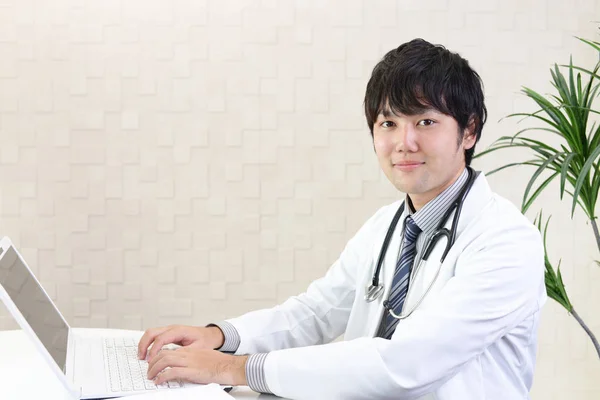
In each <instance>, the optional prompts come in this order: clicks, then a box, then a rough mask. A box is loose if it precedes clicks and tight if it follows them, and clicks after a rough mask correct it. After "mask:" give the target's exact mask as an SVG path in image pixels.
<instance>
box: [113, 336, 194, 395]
mask: <svg viewBox="0 0 600 400" xmlns="http://www.w3.org/2000/svg"><path fill="white" fill-rule="evenodd" d="M104 358H105V360H106V363H107V368H108V374H109V378H110V390H111V391H113V392H129V391H136V390H155V389H170V388H179V387H182V386H183V384H182V383H180V382H177V381H170V382H165V383H162V384H160V385H155V384H154V382H152V381H151V380H148V379H147V374H148V362H147V361H145V360H138V358H137V341H135V340H134V339H132V338H119V337H117V338H104Z"/></svg>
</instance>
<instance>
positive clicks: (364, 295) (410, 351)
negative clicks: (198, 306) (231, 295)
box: [139, 39, 546, 400]
mask: <svg viewBox="0 0 600 400" xmlns="http://www.w3.org/2000/svg"><path fill="white" fill-rule="evenodd" d="M365 113H366V117H367V121H368V124H369V128H370V130H371V134H372V137H373V143H374V148H375V152H376V154H377V157H378V159H379V163H380V165H381V168H382V170H383V171H384V173H385V175H386V176H387V177H388V179H389V180H390V182H392V184H393V185H394V186H395V187H396V188H397V189H398V190H399V191H401V192H403V193H406V199H405V201H404V202H402V201H399V202H396V203H393V204H391V205H388V206H386V207H383V208H381V209H380V210H379V211H377V212H376V213H375V214H374V215H373V216H372V217H371V218H370V219H369V220H368V221H367V222H366V223H365V224H364V225H363V226H362V227H361V229H360V230H359V231H358V232H357V233H356V235H355V236H354V237H353V238H352V239H351V240H350V241H349V242H348V244H347V246H346V247H345V249H344V251H343V252H342V254H341V255H340V258H339V259H338V260H337V261H336V262H335V263H334V264H333V265H332V266H331V268H330V270H329V271H328V273H327V274H326V275H325V276H324V277H323V278H321V279H319V280H317V281H315V282H313V283H312V284H311V285H310V286H309V287H308V289H307V291H306V292H305V293H303V294H301V295H299V296H297V297H292V298H290V299H288V300H287V301H286V302H285V303H283V304H281V305H279V306H277V307H274V308H272V309H265V310H260V311H255V312H250V313H248V314H246V315H243V316H241V317H239V318H235V319H232V320H229V321H226V322H223V323H221V324H217V325H214V326H209V327H188V326H169V327H163V328H155V329H150V330H148V331H146V332H145V334H144V336H143V337H142V339H141V340H140V343H139V356H140V358H144V357H146V356H147V355H148V358H149V372H148V377H149V378H150V379H154V378H156V379H157V381H158V382H159V383H162V382H163V381H166V380H171V379H184V380H189V381H193V382H200V383H208V382H217V383H223V384H232V385H246V384H249V385H250V387H251V388H253V389H254V390H256V391H261V392H272V393H275V394H277V395H279V396H282V397H288V398H291V399H438V400H457V399H460V400H470V399H472V400H481V399H488V400H490V399H498V400H506V399H525V398H529V395H528V393H529V389H530V388H531V384H532V378H533V370H534V365H535V356H536V342H537V339H536V336H537V327H538V323H539V317H540V310H541V308H542V305H543V304H544V302H545V299H546V292H545V286H544V258H543V257H544V254H543V246H542V241H541V238H540V234H539V232H538V231H537V230H536V228H535V227H534V226H533V225H532V224H531V223H530V222H529V221H528V220H527V219H526V218H525V217H524V216H523V215H521V213H520V212H519V210H518V209H517V208H515V207H514V206H513V205H512V204H511V203H509V202H508V201H507V200H505V199H503V198H502V197H500V196H498V195H497V194H494V193H493V192H492V191H491V189H490V187H489V186H488V183H487V181H486V178H485V176H484V175H483V174H481V173H476V172H474V171H472V170H471V169H470V167H469V164H470V162H471V158H472V155H473V151H474V148H475V144H476V143H477V141H478V140H479V138H480V136H481V130H482V128H483V124H484V122H485V118H486V108H485V105H484V100H483V91H482V85H481V80H480V78H479V76H478V75H477V73H476V72H475V71H473V70H472V69H471V68H470V67H469V64H468V62H467V61H466V60H464V59H463V58H461V57H460V56H459V55H458V54H455V53H451V52H450V51H448V50H446V49H445V48H444V47H442V46H434V45H432V44H430V43H428V42H426V41H424V40H420V39H417V40H413V41H411V42H408V43H405V44H403V45H401V46H400V47H398V48H397V49H394V50H392V51H390V52H389V53H388V54H386V55H385V57H384V58H383V60H382V61H381V62H379V63H378V64H377V65H376V66H375V68H374V70H373V74H372V76H371V79H370V81H369V83H368V85H367V91H366V96H365ZM457 203H458V204H457ZM458 214H460V215H458ZM395 217H397V218H395ZM394 220H396V221H399V222H398V224H397V226H396V227H394V226H393V221H394ZM443 227H446V228H447V229H448V232H446V231H443V230H441V229H440V228H443ZM388 232H389V235H388ZM445 234H447V235H445ZM386 236H387V239H386ZM448 237H450V238H451V241H452V244H451V247H450V248H449V249H448V251H445V250H446V248H447V247H448V246H447V244H448ZM432 238H437V239H439V241H436V242H434V244H435V245H434V247H433V248H432V250H431V251H428V250H427V248H428V245H429V243H430V241H431V239H432ZM384 243H386V244H387V246H384V247H386V248H387V251H384V250H382V246H383V245H384ZM381 253H384V254H383V255H381V256H380V254H381ZM442 261H443V262H442ZM379 264H381V265H380V268H379V269H380V271H377V270H378V265H379ZM377 272H379V273H377ZM341 334H344V339H345V340H344V341H342V342H335V343H330V342H332V341H333V340H334V339H335V338H336V337H338V336H339V335H341ZM167 343H178V344H181V345H182V346H183V347H181V348H180V349H178V350H176V351H162V352H159V349H160V348H161V347H162V346H163V345H165V344H167ZM150 345H152V347H151V349H150V350H149V351H148V347H149V346H150ZM213 349H218V350H220V351H215V350H213ZM227 352H233V353H234V355H231V354H226V353H227ZM166 367H170V369H166V370H165V368H166ZM161 371H162V372H161Z"/></svg>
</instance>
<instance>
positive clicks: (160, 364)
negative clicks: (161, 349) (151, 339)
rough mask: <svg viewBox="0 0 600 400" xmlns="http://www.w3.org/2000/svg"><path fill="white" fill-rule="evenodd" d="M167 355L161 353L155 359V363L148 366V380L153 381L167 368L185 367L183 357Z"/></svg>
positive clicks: (185, 363) (184, 358) (171, 353)
mask: <svg viewBox="0 0 600 400" xmlns="http://www.w3.org/2000/svg"><path fill="white" fill-rule="evenodd" d="M168 353H170V354H167V355H163V353H161V354H160V355H159V356H158V357H156V358H155V361H153V362H152V363H151V364H148V379H154V378H155V377H156V375H158V374H159V372H161V371H162V370H164V369H165V368H167V367H170V368H173V367H187V362H186V357H185V355H182V354H175V353H174V352H168Z"/></svg>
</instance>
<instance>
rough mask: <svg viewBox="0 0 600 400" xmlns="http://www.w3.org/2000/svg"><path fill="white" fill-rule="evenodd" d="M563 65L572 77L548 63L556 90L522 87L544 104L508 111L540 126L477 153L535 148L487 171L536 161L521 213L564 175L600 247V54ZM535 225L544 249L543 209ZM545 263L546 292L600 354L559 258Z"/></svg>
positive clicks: (563, 186)
mask: <svg viewBox="0 0 600 400" xmlns="http://www.w3.org/2000/svg"><path fill="white" fill-rule="evenodd" d="M577 39H579V40H580V41H582V42H583V43H586V44H588V45H589V46H591V47H592V48H594V49H595V51H597V52H598V54H599V55H600V43H599V42H594V41H590V40H586V39H582V38H577ZM560 67H562V68H566V69H567V70H568V77H567V78H568V81H567V78H565V75H563V73H562V71H561V69H560V68H559V66H558V65H556V64H555V65H554V68H552V69H550V72H551V74H552V85H553V86H554V88H555V89H556V93H555V94H549V95H547V96H548V97H544V96H542V95H540V94H539V93H537V92H535V91H534V90H532V89H530V88H527V87H523V89H522V92H523V93H524V94H525V95H526V96H527V97H528V98H530V99H532V100H533V101H534V102H535V103H536V104H537V105H538V106H539V107H540V109H539V110H537V111H535V112H533V113H515V114H510V115H508V116H507V117H523V118H522V119H521V120H524V119H530V118H533V119H535V120H536V121H537V122H541V123H542V124H541V125H542V126H539V127H529V128H525V129H521V130H520V131H518V132H517V133H516V134H514V135H512V136H502V137H501V138H499V139H498V140H496V141H495V142H494V143H492V145H491V146H490V147H489V148H488V149H486V150H485V151H483V152H481V153H480V154H478V155H477V156H476V157H482V156H484V155H486V154H489V153H493V152H495V151H498V150H502V149H507V148H514V147H523V148H526V149H527V150H529V151H530V152H532V153H533V156H532V158H531V159H529V160H526V161H522V162H513V163H509V164H505V165H503V166H501V167H499V168H497V169H495V170H493V171H490V172H489V173H488V175H490V174H493V173H496V172H498V171H501V170H503V169H506V168H510V167H514V166H519V165H529V166H534V167H536V169H535V171H534V172H533V174H532V176H531V178H530V179H529V182H528V184H527V187H526V188H525V192H524V194H523V200H522V204H521V211H522V212H523V213H525V212H527V210H528V209H529V208H530V207H531V205H532V204H533V202H534V201H535V199H537V198H538V196H539V195H540V194H541V193H542V192H543V191H544V190H545V189H546V188H547V187H548V185H549V184H550V183H551V182H552V181H553V180H554V179H555V178H557V177H560V198H561V200H562V198H563V196H564V194H565V192H566V193H568V194H569V195H570V196H571V197H572V204H571V218H573V215H574V213H575V209H576V208H577V205H579V206H580V208H581V209H582V210H583V212H584V213H585V215H586V216H587V218H588V219H589V221H590V223H591V225H592V229H593V232H594V235H595V238H596V244H597V246H598V249H599V250H600V233H599V232H598V225H597V216H596V214H595V208H596V202H597V200H598V192H599V191H600V164H599V163H598V156H600V125H597V124H596V123H593V124H591V125H590V121H589V118H590V115H591V114H600V112H599V111H598V110H595V109H594V108H593V103H594V100H595V98H596V97H597V95H598V90H599V88H600V83H598V80H599V79H600V76H599V75H598V71H599V70H600V59H599V61H598V62H596V65H595V66H594V68H593V69H591V70H588V69H585V68H581V67H578V66H574V65H573V59H572V57H571V59H570V62H569V64H568V65H561V66H560ZM581 73H584V74H585V75H586V76H587V77H588V80H587V83H583V82H582V77H581ZM519 122H520V121H519ZM533 131H537V132H541V133H542V134H544V135H549V134H552V135H556V136H557V137H558V139H559V142H560V143H559V145H556V146H552V145H550V144H548V141H545V140H544V139H543V138H538V139H536V138H535V137H533V136H532V135H531V132H533ZM536 225H537V227H538V229H539V230H540V232H542V233H543V236H544V249H545V250H546V248H545V246H546V240H545V239H546V233H547V228H548V221H546V224H545V225H544V228H543V229H542V214H541V212H540V214H539V215H538V217H537V218H536ZM546 253H547V252H546ZM596 263H598V261H596ZM545 264H546V270H545V281H546V290H547V292H548V296H549V297H550V298H552V299H554V300H555V301H557V302H558V303H559V304H561V305H562V306H563V307H565V309H566V310H567V311H568V312H569V313H570V314H571V315H573V317H574V318H575V319H576V320H577V322H578V323H579V324H580V325H581V326H582V328H583V329H584V330H585V332H586V333H587V334H588V336H589V337H590V339H591V340H592V343H593V344H594V346H595V348H596V351H597V352H598V356H599V357H600V345H599V344H598V340H597V339H596V337H595V336H594V334H593V333H592V332H591V330H590V329H589V328H588V327H587V325H586V324H585V323H584V322H583V320H582V319H581V317H580V316H579V315H578V314H577V312H576V311H575V308H574V307H573V305H572V304H571V302H570V300H569V298H568V295H567V292H566V289H565V285H564V283H563V281H562V276H561V273H560V262H559V266H558V268H557V269H556V272H555V269H554V267H553V266H552V264H551V263H550V261H549V259H548V256H547V255H546V256H545Z"/></svg>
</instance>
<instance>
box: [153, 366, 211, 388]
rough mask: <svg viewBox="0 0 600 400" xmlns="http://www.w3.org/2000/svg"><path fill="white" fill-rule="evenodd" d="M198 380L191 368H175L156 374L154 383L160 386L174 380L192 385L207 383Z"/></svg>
mask: <svg viewBox="0 0 600 400" xmlns="http://www.w3.org/2000/svg"><path fill="white" fill-rule="evenodd" d="M199 378H200V377H199V376H198V375H197V374H194V370H193V369H191V368H185V367H175V368H169V369H167V370H165V371H163V372H161V373H160V374H158V376H157V377H156V379H155V380H154V383H155V384H156V385H160V384H161V383H165V382H166V381H175V380H183V381H187V382H193V383H208V382H203V381H201V380H200V379H199Z"/></svg>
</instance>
